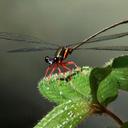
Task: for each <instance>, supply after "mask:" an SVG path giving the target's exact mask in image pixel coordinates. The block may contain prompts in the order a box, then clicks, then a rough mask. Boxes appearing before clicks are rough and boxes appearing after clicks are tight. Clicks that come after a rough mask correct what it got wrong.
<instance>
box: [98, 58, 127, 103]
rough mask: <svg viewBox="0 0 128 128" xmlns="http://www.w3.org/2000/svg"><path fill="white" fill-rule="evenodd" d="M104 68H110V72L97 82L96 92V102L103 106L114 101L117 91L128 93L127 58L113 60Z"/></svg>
mask: <svg viewBox="0 0 128 128" xmlns="http://www.w3.org/2000/svg"><path fill="white" fill-rule="evenodd" d="M106 67H109V68H111V71H110V72H109V74H108V75H107V76H106V77H105V78H104V79H103V80H102V81H100V82H99V87H98V91H97V98H98V101H99V102H100V103H102V104H104V105H107V104H108V103H110V102H112V101H113V100H115V98H116V97H117V96H118V91H119V89H122V90H125V91H128V56H121V57H118V58H115V59H114V60H113V61H111V63H109V65H107V66H106ZM105 69H106V68H104V71H105ZM99 72H100V71H99ZM105 72H106V71H105Z"/></svg>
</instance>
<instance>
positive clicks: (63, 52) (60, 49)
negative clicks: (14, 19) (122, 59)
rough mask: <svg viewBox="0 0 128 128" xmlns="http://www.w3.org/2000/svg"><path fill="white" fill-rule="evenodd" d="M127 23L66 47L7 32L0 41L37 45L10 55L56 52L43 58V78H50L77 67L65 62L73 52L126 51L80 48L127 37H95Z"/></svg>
mask: <svg viewBox="0 0 128 128" xmlns="http://www.w3.org/2000/svg"><path fill="white" fill-rule="evenodd" d="M127 23H128V20H124V21H121V22H118V23H115V24H112V25H111V26H108V27H106V28H104V29H102V30H101V31H98V32H97V33H95V34H93V35H91V36H90V37H88V38H86V39H85V40H83V41H82V42H78V43H72V44H69V45H66V46H60V45H58V44H55V43H50V42H45V41H42V40H39V39H37V38H34V37H31V36H27V35H21V34H17V33H8V32H0V39H4V40H10V41H16V42H25V43H34V44H37V46H35V47H31V48H19V49H13V50H8V51H7V52H10V53H17V52H38V51H44V50H56V52H55V55H54V57H49V56H46V57H45V61H46V62H47V63H48V64H49V66H48V68H47V69H46V71H45V76H49V75H50V76H51V75H52V73H53V72H54V71H55V70H58V72H59V73H62V70H61V69H60V67H62V68H63V70H64V72H65V71H67V70H68V71H71V69H70V68H69V67H68V65H73V66H75V67H78V66H77V65H76V64H75V62H73V61H65V59H66V58H67V57H68V55H70V54H71V53H72V52H73V51H74V50H80V49H86V50H90V49H91V50H115V51H127V50H128V47H126V46H120V47H119V46H106V47H105V46H104V47H92V48H80V47H81V46H82V45H84V44H85V43H94V42H100V41H106V40H112V39H117V38H122V37H125V36H127V35H128V32H123V33H117V34H112V35H105V36H100V37H97V36H98V35H100V34H101V33H104V32H106V31H107V30H110V29H112V28H115V27H117V26H120V25H122V24H127ZM38 44H43V45H44V44H45V46H42V47H40V46H38ZM49 72H50V73H49Z"/></svg>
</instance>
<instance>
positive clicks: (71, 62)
mask: <svg viewBox="0 0 128 128" xmlns="http://www.w3.org/2000/svg"><path fill="white" fill-rule="evenodd" d="M65 64H66V65H67V64H68V65H74V66H75V67H76V68H78V67H79V66H77V64H76V63H75V62H74V61H67V62H65Z"/></svg>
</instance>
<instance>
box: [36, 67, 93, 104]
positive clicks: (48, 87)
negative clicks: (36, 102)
mask: <svg viewBox="0 0 128 128" xmlns="http://www.w3.org/2000/svg"><path fill="white" fill-rule="evenodd" d="M82 70H83V71H82V72H81V73H77V74H76V75H75V76H73V77H72V78H71V81H69V82H66V81H61V80H59V79H58V80H57V77H56V76H52V78H50V79H43V80H41V81H40V82H39V86H38V88H39V91H40V93H41V94H42V95H43V96H44V97H46V98H47V99H48V100H50V101H52V102H55V103H57V104H61V103H63V102H65V101H67V100H73V101H74V100H75V99H78V98H79V99H85V100H92V97H91V89H90V81H89V75H90V72H91V70H92V68H88V67H84V68H83V69H82ZM74 72H75V71H74Z"/></svg>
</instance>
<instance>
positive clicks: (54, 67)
mask: <svg viewBox="0 0 128 128" xmlns="http://www.w3.org/2000/svg"><path fill="white" fill-rule="evenodd" d="M56 68H57V64H54V65H53V68H52V71H51V72H50V75H49V76H51V75H52V73H53V72H54V71H55V70H56Z"/></svg>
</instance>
